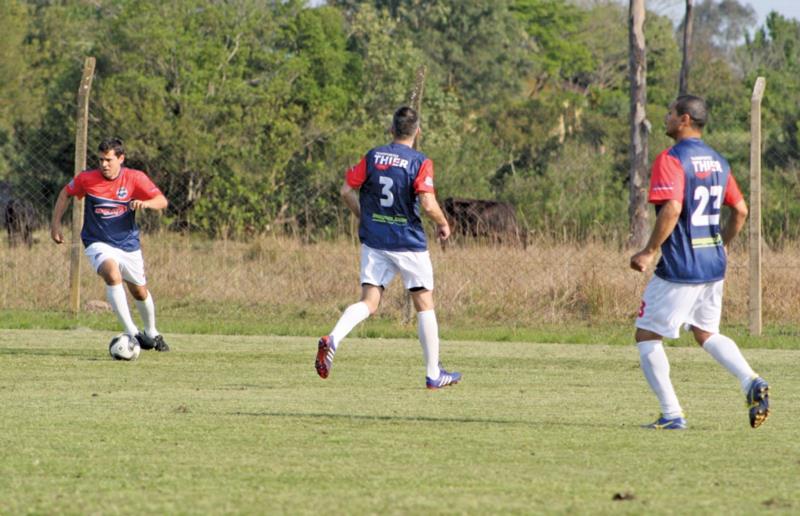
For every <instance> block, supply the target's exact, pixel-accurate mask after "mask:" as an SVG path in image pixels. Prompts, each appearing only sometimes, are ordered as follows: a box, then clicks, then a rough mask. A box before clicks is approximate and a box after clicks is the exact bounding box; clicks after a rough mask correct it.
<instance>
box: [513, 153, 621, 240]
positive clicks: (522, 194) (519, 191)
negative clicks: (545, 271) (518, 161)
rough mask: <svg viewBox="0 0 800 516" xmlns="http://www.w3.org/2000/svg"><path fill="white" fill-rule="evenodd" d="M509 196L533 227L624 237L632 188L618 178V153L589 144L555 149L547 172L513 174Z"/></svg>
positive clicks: (543, 231) (555, 233) (546, 232)
mask: <svg viewBox="0 0 800 516" xmlns="http://www.w3.org/2000/svg"><path fill="white" fill-rule="evenodd" d="M504 198H505V199H507V200H509V201H510V202H512V203H514V204H515V205H516V206H517V209H518V210H519V211H520V212H521V213H522V215H523V219H524V220H525V221H526V223H527V225H528V227H529V229H530V230H532V231H534V232H535V233H536V234H539V235H543V236H546V237H555V238H562V237H567V238H569V239H573V238H577V239H579V240H583V239H587V238H592V237H594V238H599V239H611V240H616V241H619V240H620V238H621V237H624V235H625V234H626V231H627V230H626V226H625V224H624V220H625V219H624V215H623V216H622V217H621V216H620V214H621V213H624V212H625V209H626V206H627V194H626V190H625V189H624V185H623V184H622V182H621V181H618V180H617V179H616V174H615V173H614V163H613V157H612V156H610V155H609V154H608V153H606V152H603V151H601V150H600V149H598V148H595V147H592V146H589V145H572V146H570V147H566V148H565V149H564V150H563V151H560V152H558V153H556V154H555V156H554V157H553V159H552V160H551V161H550V162H549V163H548V164H547V167H546V169H545V170H544V172H543V173H541V174H532V175H523V174H516V175H512V176H510V177H509V178H508V180H507V184H506V189H505V194H504Z"/></svg>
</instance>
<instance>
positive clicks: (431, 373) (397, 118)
mask: <svg viewBox="0 0 800 516" xmlns="http://www.w3.org/2000/svg"><path fill="white" fill-rule="evenodd" d="M391 130H392V136H393V138H394V139H393V141H392V143H390V144H388V145H384V146H381V147H377V148H375V149H372V150H370V151H369V152H367V154H366V156H364V157H363V158H362V159H361V161H360V162H359V163H358V164H357V165H355V166H354V167H352V168H350V169H349V170H347V173H346V175H345V183H344V185H343V186H342V191H341V194H342V199H343V200H344V202H345V204H346V205H347V207H348V208H349V209H350V210H351V211H352V212H353V213H354V214H355V215H356V216H357V217H358V218H359V221H360V224H359V228H358V236H359V239H360V240H361V300H360V301H359V302H358V303H355V304H352V305H350V306H348V307H347V308H346V309H345V311H344V313H343V314H342V316H341V317H340V318H339V321H338V322H337V323H336V326H335V327H334V328H333V330H332V331H331V333H330V334H329V335H325V336H323V337H322V338H320V339H319V343H318V345H317V356H316V360H315V362H314V366H315V367H316V369H317V374H319V376H320V377H321V378H327V377H328V375H329V374H330V372H331V368H332V367H333V357H334V354H335V353H336V352H337V351H339V350H340V349H341V345H342V340H344V338H345V337H346V336H347V334H349V333H350V331H352V329H353V328H354V327H355V326H356V325H357V324H358V323H360V322H361V321H363V320H365V319H366V318H367V317H369V316H370V315H371V314H374V313H375V311H376V310H377V309H378V305H379V304H380V301H381V296H382V294H383V290H384V289H385V288H386V286H387V285H388V284H389V283H390V282H391V281H392V279H393V278H394V276H395V274H397V273H400V276H401V277H402V279H403V285H404V286H405V288H406V289H408V290H409V291H410V292H411V299H412V300H413V302H414V308H415V309H416V310H417V326H418V332H419V340H420V343H421V344H422V351H423V355H424V358H425V365H426V379H425V384H426V386H427V388H428V389H439V388H442V387H446V386H448V385H453V384H455V383H458V381H459V380H460V379H461V374H460V373H456V372H447V371H445V370H444V369H442V368H441V367H440V365H439V327H438V324H437V321H436V314H435V312H434V306H433V294H432V290H433V266H432V265H431V259H430V255H429V254H428V244H427V241H426V238H425V230H424V229H423V227H422V221H421V219H420V207H421V208H422V211H424V212H425V214H426V215H427V216H428V217H430V218H431V219H432V220H433V222H434V223H436V228H437V235H438V237H439V238H440V239H442V240H445V239H446V238H447V237H448V236H450V226H449V225H448V224H447V219H446V218H445V216H444V213H442V210H441V208H439V203H438V202H437V201H436V195H435V193H434V188H433V163H432V162H431V160H429V159H428V158H426V157H425V155H424V154H422V153H421V152H417V151H416V150H414V149H413V148H412V145H413V144H414V139H415V138H416V137H417V135H418V134H419V118H418V116H417V113H416V112H415V111H414V110H413V109H411V108H410V107H401V108H400V109H398V110H397V111H396V112H395V114H394V117H393V119H392V129H391Z"/></svg>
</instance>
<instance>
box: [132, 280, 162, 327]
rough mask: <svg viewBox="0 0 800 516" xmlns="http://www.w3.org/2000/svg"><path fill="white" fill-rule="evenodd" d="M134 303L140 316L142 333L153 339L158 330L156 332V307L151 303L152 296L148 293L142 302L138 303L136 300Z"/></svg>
mask: <svg viewBox="0 0 800 516" xmlns="http://www.w3.org/2000/svg"><path fill="white" fill-rule="evenodd" d="M135 301H136V308H138V309H139V315H141V316H142V322H143V323H144V332H145V333H146V334H147V336H148V337H155V336H156V335H158V330H156V305H155V304H154V303H153V296H151V295H150V292H149V291H148V292H147V297H146V298H145V300H144V301H139V300H138V299H136V300H135Z"/></svg>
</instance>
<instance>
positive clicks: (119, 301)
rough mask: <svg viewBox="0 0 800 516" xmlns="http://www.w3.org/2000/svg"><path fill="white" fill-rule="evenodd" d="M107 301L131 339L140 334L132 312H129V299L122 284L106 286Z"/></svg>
mask: <svg viewBox="0 0 800 516" xmlns="http://www.w3.org/2000/svg"><path fill="white" fill-rule="evenodd" d="M106 299H108V302H109V303H110V304H111V308H113V309H114V313H115V314H117V319H119V322H120V323H122V326H123V328H124V329H125V333H127V334H128V335H130V336H131V337H135V336H136V334H137V333H139V329H138V328H137V327H136V325H135V324H134V323H133V319H132V318H131V312H130V310H128V298H127V297H125V288H124V287H123V286H122V283H120V284H119V285H106Z"/></svg>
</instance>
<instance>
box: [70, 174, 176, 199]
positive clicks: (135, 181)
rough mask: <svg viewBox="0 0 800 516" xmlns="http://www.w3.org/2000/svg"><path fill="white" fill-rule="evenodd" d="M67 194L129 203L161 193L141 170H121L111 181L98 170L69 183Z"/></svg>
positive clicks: (81, 175)
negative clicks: (132, 200)
mask: <svg viewBox="0 0 800 516" xmlns="http://www.w3.org/2000/svg"><path fill="white" fill-rule="evenodd" d="M67 193H68V194H69V195H75V196H78V197H83V196H84V195H91V196H92V197H97V198H101V199H107V200H113V201H129V200H131V199H140V200H147V199H152V198H153V197H155V196H157V195H159V194H161V191H160V190H159V189H158V187H157V186H156V185H155V184H153V182H152V181H151V180H150V178H149V177H147V174H145V173H144V172H142V171H141V170H136V169H133V168H123V169H122V171H121V172H120V175H119V176H118V177H117V178H116V179H114V180H112V181H109V180H108V179H106V178H105V177H104V176H103V174H102V173H101V172H100V170H99V169H93V170H85V171H83V172H81V173H80V174H78V175H77V176H76V177H75V178H73V180H72V181H70V183H69V184H68V185H67Z"/></svg>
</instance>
